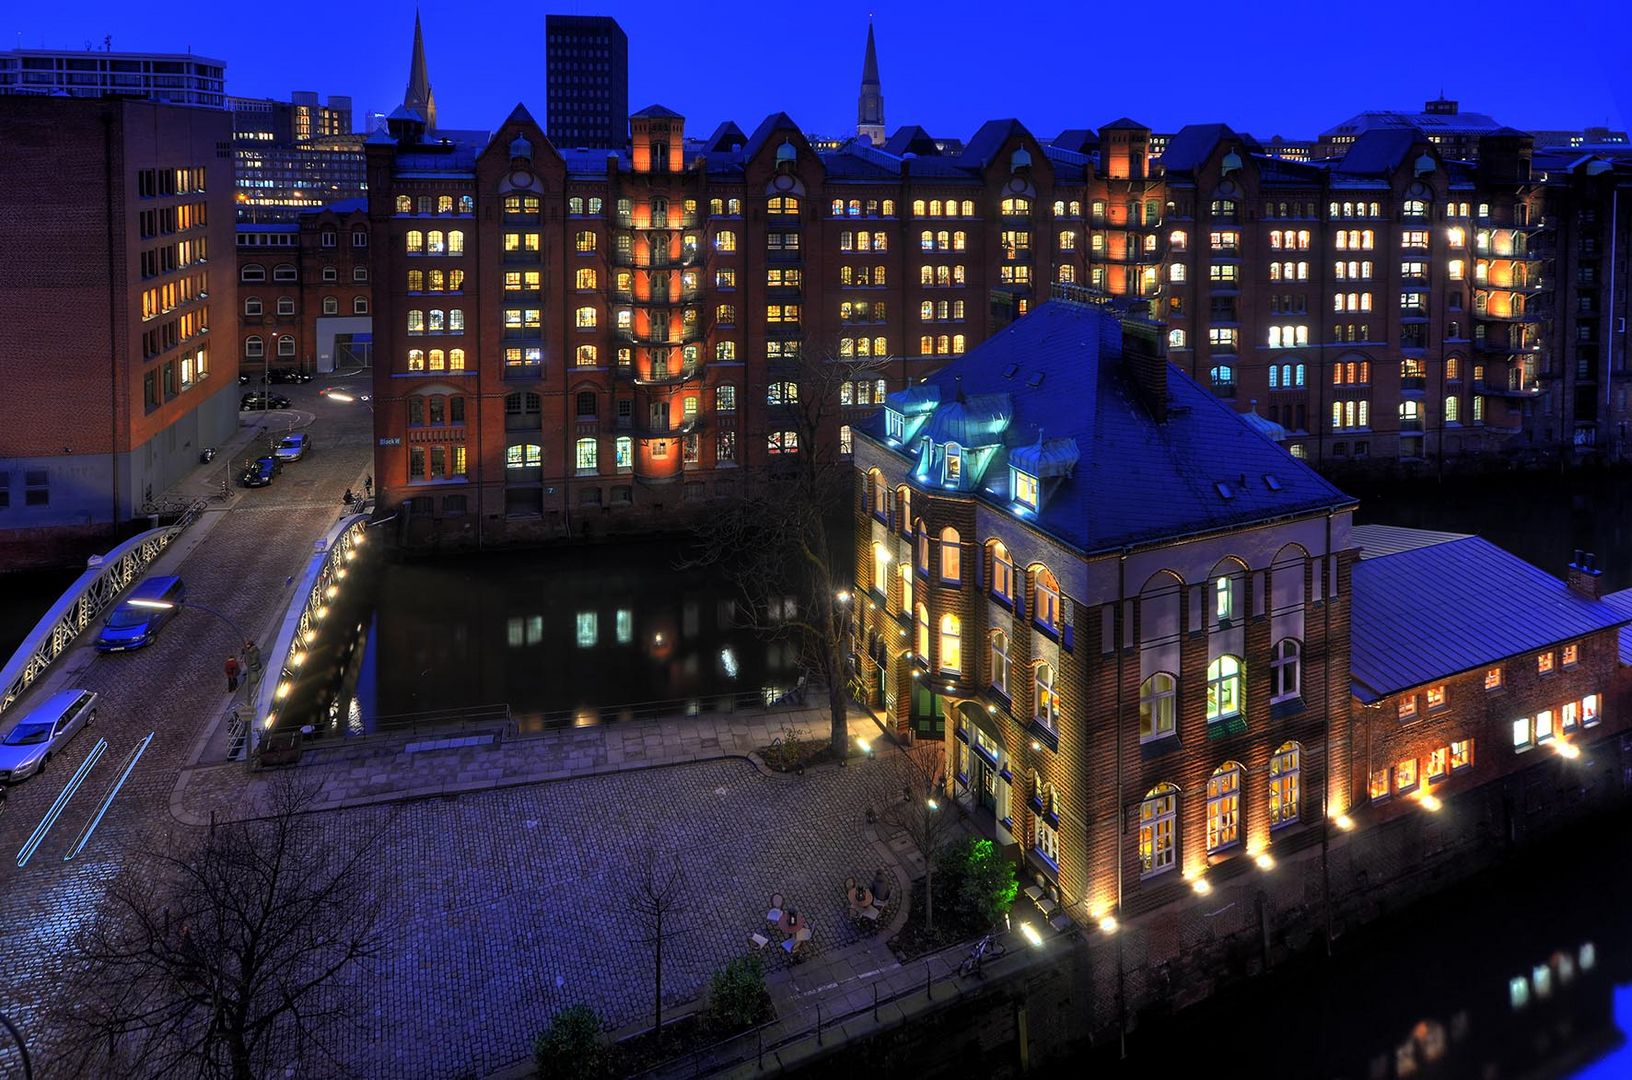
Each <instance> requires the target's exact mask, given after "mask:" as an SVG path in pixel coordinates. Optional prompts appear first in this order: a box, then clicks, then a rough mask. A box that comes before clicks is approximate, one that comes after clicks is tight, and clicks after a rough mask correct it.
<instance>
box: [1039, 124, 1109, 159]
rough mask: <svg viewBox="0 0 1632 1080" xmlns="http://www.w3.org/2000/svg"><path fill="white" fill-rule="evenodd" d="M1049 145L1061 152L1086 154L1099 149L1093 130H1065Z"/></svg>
mask: <svg viewBox="0 0 1632 1080" xmlns="http://www.w3.org/2000/svg"><path fill="white" fill-rule="evenodd" d="M1049 145H1050V146H1057V147H1059V148H1060V149H1061V150H1070V151H1072V152H1074V153H1078V154H1087V153H1091V152H1093V151H1095V150H1098V149H1099V136H1098V135H1097V134H1096V133H1095V132H1094V129H1093V128H1066V129H1065V130H1064V131H1062V132H1060V133H1059V135H1058V136H1056V137H1055V138H1053V139H1051V140H1050V141H1049Z"/></svg>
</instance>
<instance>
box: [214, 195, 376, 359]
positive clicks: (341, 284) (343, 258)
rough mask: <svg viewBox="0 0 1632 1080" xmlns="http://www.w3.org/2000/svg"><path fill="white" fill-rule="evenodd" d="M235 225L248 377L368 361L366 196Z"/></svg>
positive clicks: (242, 351)
mask: <svg viewBox="0 0 1632 1080" xmlns="http://www.w3.org/2000/svg"><path fill="white" fill-rule="evenodd" d="M237 229H238V237H237V238H238V251H237V257H238V346H237V348H238V355H239V357H240V363H241V366H242V370H243V371H244V373H245V374H247V375H248V376H249V377H250V380H251V382H258V381H260V380H261V379H262V378H263V377H265V376H266V374H267V373H269V372H280V371H301V372H306V373H308V374H318V373H322V372H331V371H335V370H337V369H338V370H348V369H354V368H357V367H366V366H368V365H369V363H370V362H371V357H372V334H373V311H372V304H373V283H372V281H371V280H370V274H371V269H370V266H369V250H368V238H369V225H368V215H367V213H366V212H365V208H364V203H363V201H362V200H354V201H350V202H344V203H336V204H335V205H333V206H328V207H325V208H323V209H322V210H317V211H311V212H308V213H304V214H301V215H300V218H299V220H298V222H296V223H291V224H281V223H280V224H271V225H258V224H248V223H240V224H239V225H238V227H237Z"/></svg>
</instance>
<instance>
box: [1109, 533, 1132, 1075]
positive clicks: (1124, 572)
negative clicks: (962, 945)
mask: <svg viewBox="0 0 1632 1080" xmlns="http://www.w3.org/2000/svg"><path fill="white" fill-rule="evenodd" d="M1129 550H1130V549H1129V548H1126V547H1124V548H1123V549H1122V554H1121V556H1119V557H1118V559H1117V561H1116V608H1117V610H1116V617H1115V618H1114V619H1112V620H1111V632H1112V633H1113V634H1115V635H1116V640H1115V641H1113V642H1112V643H1111V644H1112V652H1111V655H1112V656H1114V657H1115V658H1116V714H1115V715H1116V724H1115V726H1116V819H1117V829H1116V833H1115V836H1116V913H1117V915H1121V914H1122V877H1123V875H1122V857H1123V854H1124V853H1123V850H1122V845H1123V839H1122V837H1123V835H1124V832H1125V825H1126V822H1125V820H1124V815H1125V814H1126V812H1127V811H1126V805H1127V804H1126V801H1125V800H1124V798H1123V792H1122V642H1123V641H1125V640H1126V639H1127V628H1126V627H1124V626H1123V625H1122V620H1123V617H1124V613H1125V612H1126V611H1127V593H1128V551H1129ZM1125 936H1126V935H1125V934H1118V935H1116V1037H1117V1041H1118V1043H1119V1044H1120V1046H1121V1051H1122V1057H1123V1058H1124V1059H1126V1058H1127V1056H1128V998H1127V990H1126V987H1125V985H1124V978H1125V976H1124V975H1123V963H1122V939H1123V938H1124V937H1125Z"/></svg>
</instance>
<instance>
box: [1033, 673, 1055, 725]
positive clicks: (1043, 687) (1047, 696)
mask: <svg viewBox="0 0 1632 1080" xmlns="http://www.w3.org/2000/svg"><path fill="white" fill-rule="evenodd" d="M1032 683H1033V688H1034V690H1035V691H1036V693H1035V695H1034V700H1033V703H1032V709H1031V717H1032V719H1033V720H1036V721H1037V722H1038V723H1039V724H1041V725H1043V726H1044V727H1045V728H1047V729H1048V730H1050V731H1054V730H1055V729H1056V725H1057V724H1058V723H1059V721H1060V699H1059V697H1058V696H1056V694H1055V692H1054V669H1053V668H1052V667H1050V666H1049V665H1047V664H1038V665H1037V669H1036V672H1035V676H1034V678H1033V680H1032Z"/></svg>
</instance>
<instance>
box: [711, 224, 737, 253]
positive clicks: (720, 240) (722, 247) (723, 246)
mask: <svg viewBox="0 0 1632 1080" xmlns="http://www.w3.org/2000/svg"><path fill="white" fill-rule="evenodd" d="M714 250H715V251H735V250H737V234H736V233H735V232H733V231H732V230H730V229H721V230H720V231H719V232H717V233H715V234H714Z"/></svg>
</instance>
